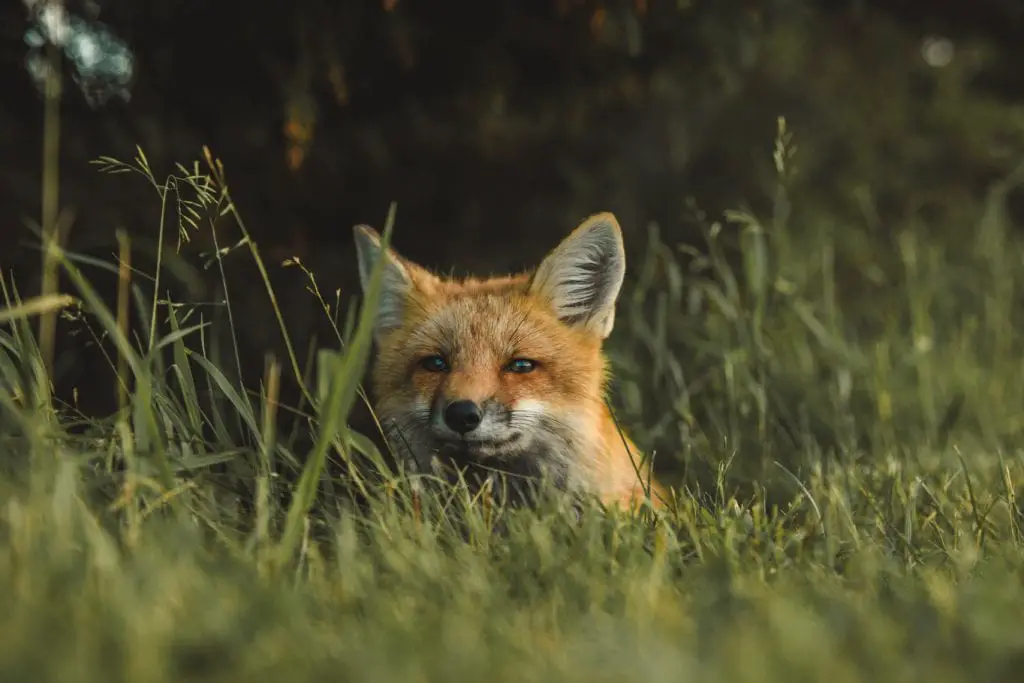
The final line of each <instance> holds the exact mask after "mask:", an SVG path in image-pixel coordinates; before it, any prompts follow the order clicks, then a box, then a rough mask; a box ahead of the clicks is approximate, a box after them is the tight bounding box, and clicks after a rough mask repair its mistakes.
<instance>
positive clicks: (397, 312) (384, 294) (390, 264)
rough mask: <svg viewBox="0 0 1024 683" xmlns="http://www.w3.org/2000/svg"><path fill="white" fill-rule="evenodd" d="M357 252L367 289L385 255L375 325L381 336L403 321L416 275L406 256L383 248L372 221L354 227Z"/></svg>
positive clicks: (360, 280) (360, 271)
mask: <svg viewBox="0 0 1024 683" xmlns="http://www.w3.org/2000/svg"><path fill="white" fill-rule="evenodd" d="M353 235H354V236H355V243H356V256H357V259H358V262H359V282H360V284H361V286H362V288H363V292H364V293H365V292H366V290H367V288H368V287H369V285H370V276H371V275H372V274H373V268H374V265H375V264H376V263H377V260H378V259H379V258H381V256H382V255H383V257H384V263H383V266H382V268H383V271H384V272H383V273H382V274H381V289H380V298H379V299H378V303H377V306H378V313H377V322H376V325H375V329H374V334H375V336H376V337H377V338H378V339H379V338H380V337H381V335H383V334H386V333H387V332H389V331H390V330H393V329H395V328H397V327H399V326H401V324H402V318H403V314H404V311H405V307H406V303H407V301H408V298H409V296H410V295H411V294H412V278H410V276H409V270H408V269H407V268H406V266H405V265H404V264H403V263H402V259H401V258H400V257H399V256H398V254H396V253H395V252H394V251H393V250H391V249H387V250H384V249H382V248H381V244H380V235H379V234H377V231H376V230H374V229H373V228H371V227H370V226H368V225H357V226H356V227H355V229H354V230H353Z"/></svg>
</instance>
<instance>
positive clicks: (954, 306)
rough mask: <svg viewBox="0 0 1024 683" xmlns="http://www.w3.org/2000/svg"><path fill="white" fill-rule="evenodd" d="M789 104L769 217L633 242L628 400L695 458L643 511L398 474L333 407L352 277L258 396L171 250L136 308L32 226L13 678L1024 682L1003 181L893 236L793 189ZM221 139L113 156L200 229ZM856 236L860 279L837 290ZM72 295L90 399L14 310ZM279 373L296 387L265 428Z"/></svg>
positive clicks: (642, 420) (9, 517) (623, 397)
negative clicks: (97, 363)
mask: <svg viewBox="0 0 1024 683" xmlns="http://www.w3.org/2000/svg"><path fill="white" fill-rule="evenodd" d="M780 132H781V133H783V134H782V135H780V145H779V148H778V149H777V152H776V163H777V169H778V170H779V177H780V184H779V188H778V192H777V196H776V202H775V214H774V215H773V216H770V217H767V218H759V217H754V216H750V215H746V214H740V213H737V214H735V215H733V216H731V217H730V221H729V222H728V223H726V224H725V225H724V226H723V225H716V224H712V225H710V226H708V243H707V245H705V246H704V247H702V248H701V249H699V250H697V249H694V248H692V247H680V248H675V247H674V246H670V245H665V244H662V243H661V242H660V241H659V240H658V239H657V235H656V234H654V233H652V239H651V240H650V244H649V247H648V252H647V253H646V254H640V253H634V255H633V256H632V264H633V265H632V266H631V271H630V272H631V276H632V278H633V282H632V284H631V288H630V291H628V292H627V293H626V294H625V295H624V297H623V300H622V302H621V304H620V311H621V312H620V318H619V320H620V322H619V327H618V329H617V330H616V334H615V338H614V349H613V350H614V354H613V355H614V358H615V362H616V365H617V367H618V368H619V376H618V380H617V388H618V395H617V397H616V401H617V402H618V403H619V404H620V405H621V414H622V418H623V421H624V422H625V423H626V424H628V425H629V426H631V427H633V428H634V430H635V432H636V434H637V437H638V441H640V442H641V443H642V444H643V445H645V446H648V447H652V448H654V449H655V450H656V453H657V458H656V467H658V468H659V469H663V470H664V471H666V472H675V478H674V480H673V479H672V477H671V476H667V477H666V478H667V479H668V480H669V481H670V482H671V483H676V484H680V485H681V488H680V494H679V505H678V508H677V509H676V510H674V511H672V512H671V513H669V514H667V515H665V516H664V517H663V518H660V519H650V518H649V517H647V516H645V517H643V518H630V517H629V516H628V515H625V514H620V513H603V512H601V511H599V510H597V509H594V508H591V509H587V510H585V511H584V513H583V515H582V518H581V520H580V521H576V520H575V518H574V515H572V514H570V512H569V510H567V509H566V508H565V506H564V505H563V504H561V503H559V501H557V500H556V499H547V500H545V501H543V503H542V504H541V506H540V507H539V509H537V510H533V511H531V510H517V511H512V510H499V509H495V508H494V507H493V506H492V505H490V504H488V503H487V502H486V500H476V499H471V498H470V497H469V495H468V494H467V493H466V491H465V490H464V489H454V490H451V491H441V492H437V491H434V490H433V489H423V488H422V487H419V486H418V485H417V484H416V482H415V479H414V478H413V477H412V476H411V475H409V474H406V473H403V472H401V471H397V470H396V469H395V468H394V467H393V466H392V465H393V463H391V461H389V460H388V459H387V458H386V457H384V455H382V454H381V453H379V452H378V451H377V448H376V447H375V446H374V445H373V442H372V441H371V440H370V439H368V438H367V435H363V434H359V433H356V432H355V431H353V430H352V429H350V428H349V426H348V422H347V416H348V414H349V411H350V409H351V408H352V406H353V404H354V402H355V401H356V400H362V398H363V394H362V392H361V389H360V387H359V386H358V382H359V379H360V377H361V374H362V370H363V367H364V364H365V362H366V360H367V357H368V355H369V345H368V337H367V334H366V332H367V330H368V326H367V323H368V316H369V314H368V313H367V312H366V311H371V310H372V309H373V301H374V296H375V295H374V292H373V291H371V292H369V294H368V305H367V306H366V307H365V308H364V309H363V311H362V312H361V314H360V315H359V316H358V318H357V317H356V316H355V314H354V311H355V309H354V308H351V309H350V310H349V316H348V318H347V320H346V321H345V323H344V324H339V326H338V347H339V349H340V351H339V352H331V351H321V352H320V353H319V354H317V357H316V359H315V360H316V362H315V363H313V364H312V366H311V367H312V369H311V370H310V371H306V370H303V369H302V368H303V362H304V361H303V359H300V358H298V356H297V354H296V353H295V352H294V351H293V350H292V348H291V346H290V345H289V347H288V348H289V357H288V358H286V359H284V362H283V363H282V364H278V363H276V362H271V363H268V366H267V371H266V374H265V381H264V382H263V383H262V385H261V386H260V387H259V389H258V390H257V391H252V392H250V391H247V390H246V388H245V387H242V386H240V385H239V384H238V381H237V376H238V374H240V373H237V374H236V370H237V358H238V356H237V352H235V353H234V355H233V354H232V350H231V347H232V345H231V343H230V339H229V342H228V344H226V345H218V344H217V343H215V342H214V341H213V336H212V335H213V333H212V332H211V328H210V321H209V320H207V319H205V318H204V314H203V313H202V312H201V311H198V309H194V308H189V307H188V306H183V305H179V304H172V303H171V302H167V301H163V300H161V299H160V298H159V292H160V291H161V286H160V280H159V278H160V277H161V274H159V273H157V274H155V276H154V279H151V280H148V281H147V282H148V284H147V287H148V289H147V288H144V287H142V286H141V285H140V283H139V280H140V279H143V278H142V277H141V276H140V275H139V274H137V273H134V274H132V275H133V278H134V279H133V282H132V286H131V287H130V288H128V287H126V288H124V289H123V290H122V294H123V296H129V295H130V296H131V300H132V303H133V305H134V306H135V307H136V309H137V312H138V314H139V319H141V320H146V321H149V325H148V326H147V327H146V328H145V329H142V330H135V331H132V332H130V333H128V332H126V329H125V323H124V320H125V318H124V315H123V314H121V315H119V314H115V313H113V312H111V311H110V310H108V309H107V308H106V307H105V306H104V304H103V302H102V301H101V300H100V298H99V297H98V296H97V295H96V294H95V293H94V292H93V291H92V289H91V288H90V287H89V284H88V282H87V281H86V279H85V278H84V277H82V276H81V274H80V273H79V271H78V270H77V266H76V263H79V262H81V259H80V258H79V257H76V256H75V255H73V254H68V253H65V252H62V251H60V250H59V249H57V248H55V251H53V252H51V258H52V259H53V260H54V262H57V263H59V264H60V266H61V267H62V268H64V270H65V272H66V273H67V274H68V275H69V277H70V278H71V280H72V282H73V283H74V284H75V286H76V290H77V291H76V292H75V296H76V299H75V300H74V301H72V300H70V299H68V298H61V299H55V298H53V296H52V295H51V296H49V298H46V299H30V300H28V301H22V300H21V298H20V297H19V295H18V293H17V291H16V289H14V287H13V284H12V283H10V282H5V287H4V296H5V297H6V309H0V326H2V327H0V464H2V467H3V476H2V479H0V482H2V483H0V590H2V591H3V594H4V599H3V600H0V671H2V672H3V675H4V679H5V680H11V681H15V680H60V681H62V682H64V681H66V682H72V681H96V682H100V681H103V682H104V683H107V682H109V681H118V680H126V681H127V680H131V681H164V680H166V681H180V680H203V681H236V680H245V681H264V680H266V681H280V680H294V681H303V680H309V681H312V680H328V679H329V680H335V679H344V680H401V681H417V680H437V681H449V680H488V681H498V680H509V681H619V680H623V681H625V680H651V681H680V680H697V681H729V682H734V681H735V682H741V681H779V682H781V681H787V682H789V681H822V680H828V681H830V682H832V683H840V682H842V681H863V680H870V679H874V680H878V681H905V680H928V681H933V682H941V681H1003V680H1005V681H1011V680H1017V677H1018V676H1019V672H1020V671H1022V670H1024V628H1022V627H1024V582H1022V581H1021V570H1022V565H1024V554H1022V545H1021V528H1020V521H1021V511H1020V508H1019V505H1018V501H1017V498H1018V496H1019V495H1020V492H1021V483H1020V482H1022V481H1024V458H1022V457H1021V450H1020V445H1021V444H1020V438H1021V427H1022V418H1021V410H1020V409H1021V406H1022V405H1024V400H1022V399H1024V381H1022V380H1024V376H1022V360H1021V359H1022V355H1021V344H1020V337H1019V335H1018V334H1017V332H1016V320H1017V318H1018V316H1019V313H1018V311H1019V294H1018V292H1020V291H1021V279H1022V275H1024V261H1022V257H1024V247H1022V245H1021V244H1020V242H1019V241H1018V240H1017V239H1016V238H1014V237H1012V236H1011V235H1010V234H1009V232H1008V230H1007V224H1006V220H1005V219H1004V218H1003V216H1002V213H1001V207H1002V206H1003V203H1002V202H1003V201H1004V197H1005V192H1006V191H1008V188H1009V187H1010V186H1011V185H1012V183H1013V182H1015V180H1014V179H1012V178H1011V179H1008V180H1007V182H1006V183H1005V184H1004V185H1003V186H999V187H997V188H995V189H994V190H993V192H992V195H991V196H990V197H989V198H988V200H987V201H986V203H985V204H984V206H983V207H982V210H981V211H980V212H979V215H978V216H977V222H976V224H975V225H965V226H962V232H961V233H960V234H962V235H964V238H963V240H962V241H961V242H960V243H959V244H957V245H955V247H949V246H944V245H942V244H940V243H939V242H938V241H935V240H931V239H929V238H928V237H927V236H926V235H925V233H924V231H923V230H921V229H920V226H914V225H908V226H900V227H901V229H900V230H897V231H894V232H893V234H894V235H895V236H896V237H895V245H896V246H897V247H898V248H897V249H896V250H895V251H894V252H890V251H888V250H887V246H886V245H885V244H884V243H883V242H881V241H879V242H877V243H870V242H865V241H864V240H865V239H866V238H865V237H864V234H865V231H864V230H863V229H862V227H863V226H834V225H831V224H829V223H828V221H827V220H823V217H822V216H814V215H810V216H807V215H803V214H802V213H801V209H800V202H799V198H793V197H789V196H788V194H787V192H786V183H785V177H786V171H787V160H788V158H789V157H788V152H787V148H786V142H787V138H786V136H785V134H784V131H780ZM206 161H207V162H208V163H207V165H208V166H209V168H210V169H211V170H210V172H209V173H204V172H200V170H199V164H198V163H197V164H195V165H194V166H193V167H191V168H188V167H179V168H178V169H177V170H176V172H175V174H174V175H173V176H172V177H171V178H169V179H168V180H166V181H158V180H157V179H156V177H155V176H154V174H153V172H152V171H151V169H150V168H149V165H148V163H147V162H146V160H145V156H144V155H143V154H142V153H141V152H140V154H139V157H138V158H137V159H136V160H135V161H134V162H133V163H132V164H130V165H129V164H123V163H122V162H119V161H116V160H113V159H105V160H102V165H103V167H104V168H105V169H106V170H108V171H114V172H134V173H139V174H141V175H142V176H143V177H145V178H146V179H147V181H148V182H150V183H152V184H153V186H154V187H155V188H156V190H157V192H158V193H159V194H160V197H161V201H162V203H163V204H164V205H165V206H177V208H178V211H177V214H178V217H179V219H180V220H181V221H182V223H181V226H180V227H183V228H185V229H186V230H187V229H199V228H200V227H201V226H203V225H204V223H205V221H206V220H207V219H209V220H211V221H213V220H216V219H217V217H219V216H221V215H224V214H229V213H230V214H234V212H235V210H234V206H233V204H232V202H231V199H230V194H229V193H228V192H227V189H226V187H225V185H224V182H223V171H222V170H221V169H220V167H219V163H218V162H216V161H215V160H213V159H211V158H209V157H207V160H206ZM236 218H237V219H238V223H239V224H240V225H241V226H242V230H243V233H244V223H242V221H241V219H240V217H237V215H236ZM393 222H394V214H393V213H392V214H391V215H389V217H388V221H387V227H386V229H385V232H384V234H385V239H388V238H389V236H390V234H391V227H392V223H393ZM398 222H399V223H400V222H401V221H400V220H399V221H398ZM160 229H161V232H163V231H164V229H165V226H163V225H161V228H160ZM161 243H165V241H164V239H163V235H161ZM240 247H246V248H249V249H250V250H251V253H252V255H253V257H254V258H256V259H257V260H258V261H259V252H258V249H257V248H256V246H255V245H254V244H252V243H251V241H249V240H248V239H247V238H246V239H243V240H242V242H241V243H239V244H237V245H219V246H218V253H217V254H216V255H215V258H214V259H213V263H214V264H215V265H216V266H217V267H218V268H224V267H225V266H224V264H223V262H222V261H221V258H220V257H221V256H222V255H223V253H226V252H227V251H229V250H230V249H232V248H240ZM851 251H855V252H856V253H858V254H860V255H862V256H863V257H864V258H865V259H866V263H865V266H864V275H863V277H864V282H859V281H858V282H855V283H853V284H852V285H850V284H849V282H847V283H846V284H841V283H840V280H839V278H837V275H836V267H835V264H836V262H837V258H836V255H837V254H841V253H850V252H851ZM876 257H877V260H873V259H875V258H876ZM259 262H260V264H261V265H260V268H261V269H263V270H264V272H265V268H264V267H263V265H262V262H261V261H259ZM93 265H95V264H93ZM112 268H113V269H114V271H115V272H117V270H118V268H117V267H116V266H112ZM122 272H124V268H123V266H122ZM314 284H315V283H314ZM847 285H849V287H851V288H852V290H853V291H855V292H857V293H856V294H855V295H851V294H850V292H849V291H846V290H847ZM147 291H148V292H149V294H146V292H147ZM312 291H313V292H314V293H317V292H318V291H319V290H318V289H317V288H315V287H313V288H312ZM864 292H868V294H867V295H865V294H864ZM268 294H269V295H270V302H271V305H273V306H275V307H276V305H277V304H276V302H275V300H274V297H273V292H272V291H271V290H270V288H269V285H268ZM316 295H317V296H319V294H316ZM229 303H230V302H229ZM124 305H125V303H124V302H122V306H119V307H118V310H119V311H123V306H124ZM69 306H70V307H77V308H78V309H80V310H81V313H80V314H84V315H89V316H93V317H95V318H96V319H98V320H99V321H100V323H101V325H102V326H103V329H104V330H105V332H106V333H107V334H108V335H110V337H111V339H113V340H114V342H115V347H116V349H117V352H118V354H119V356H118V358H117V359H111V367H112V368H113V369H117V368H120V371H121V372H122V375H121V378H122V381H123V382H124V386H125V388H126V389H128V391H126V392H125V393H124V400H125V403H124V406H123V409H122V410H121V411H120V412H119V413H118V414H117V415H115V416H113V417H112V418H111V419H110V420H107V421H84V420H83V418H81V416H76V415H74V411H73V410H71V409H70V408H68V407H63V406H54V401H53V399H52V397H51V395H50V390H49V384H48V380H47V376H46V371H45V367H46V366H45V364H44V361H43V354H42V352H41V351H40V348H39V345H38V343H37V337H36V335H35V333H34V331H33V329H32V324H31V320H30V318H29V316H32V315H38V314H40V313H44V312H46V311H51V310H55V309H56V308H62V307H69ZM324 308H325V313H327V314H328V315H331V316H332V317H333V316H337V314H338V312H337V311H336V310H332V309H331V306H329V305H328V304H326V303H325V304H324ZM225 310H226V311H227V319H226V320H224V321H221V322H223V323H224V324H225V325H226V329H228V330H229V331H230V330H231V327H232V325H231V319H230V305H228V306H227V307H226V308H225ZM279 320H280V317H279ZM282 332H284V333H285V334H287V330H282ZM225 348H226V349H227V352H226V354H223V353H222V351H223V349H225ZM233 366H234V367H233ZM282 373H291V374H292V375H293V376H294V377H296V378H298V379H299V380H300V381H301V384H302V393H303V396H304V404H303V405H302V406H298V407H295V408H290V407H289V408H287V410H289V411H291V412H293V413H294V416H295V417H294V420H293V423H292V427H293V428H292V429H290V430H289V431H288V433H287V434H286V433H282V434H280V435H279V434H278V426H279V424H280V423H281V422H282V420H281V419H280V418H281V411H283V410H286V407H285V406H281V405H279V404H278V402H277V392H278V387H279V386H280V381H281V376H282ZM302 431H304V432H305V433H306V434H308V437H309V440H310V442H311V443H312V446H311V448H301V447H300V446H298V445H297V444H299V443H300V442H299V441H296V440H295V439H294V438H293V432H302ZM329 461H333V462H334V463H335V464H336V465H339V466H340V471H341V472H343V474H342V475H341V476H338V475H336V474H335V475H329V474H328V470H327V469H326V464H327V463H328V462H329ZM355 497H358V498H360V499H361V500H363V501H364V503H363V504H362V505H354V504H350V503H349V501H350V500H352V499H353V498H355Z"/></svg>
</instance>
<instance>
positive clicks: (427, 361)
mask: <svg viewBox="0 0 1024 683" xmlns="http://www.w3.org/2000/svg"><path fill="white" fill-rule="evenodd" d="M420 367H421V368H423V369H424V370H426V371H427V372H448V361H446V360H445V359H444V358H443V357H442V356H427V357H426V358H423V359H421V360H420Z"/></svg>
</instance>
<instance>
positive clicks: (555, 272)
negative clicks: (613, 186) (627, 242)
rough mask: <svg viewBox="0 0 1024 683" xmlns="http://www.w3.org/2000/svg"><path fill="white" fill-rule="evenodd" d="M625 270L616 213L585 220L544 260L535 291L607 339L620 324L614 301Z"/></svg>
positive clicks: (572, 322) (560, 312)
mask: <svg viewBox="0 0 1024 683" xmlns="http://www.w3.org/2000/svg"><path fill="white" fill-rule="evenodd" d="M625 275H626V250H625V247H623V245H622V229H621V228H619V222H618V221H617V220H615V216H614V215H612V214H610V213H599V214H596V215H594V216H591V217H590V218H588V219H586V220H585V221H583V223H581V224H580V225H579V227H577V228H576V229H575V230H573V231H572V233H571V234H570V235H569V236H568V237H566V238H565V239H564V240H562V243H561V244H559V245H558V246H557V247H555V249H554V250H553V251H552V252H551V253H550V254H548V255H547V257H546V258H545V259H544V261H542V262H541V264H540V267H539V268H538V269H537V272H536V273H534V275H533V279H532V280H531V282H530V292H531V293H533V294H535V295H537V296H539V297H541V298H542V299H545V300H547V301H548V302H549V303H550V304H551V306H552V307H553V308H554V309H555V313H556V314H557V315H558V317H559V318H560V319H561V320H562V321H563V322H565V323H567V324H569V325H574V326H579V327H583V328H584V329H586V330H588V331H590V332H593V333H594V334H597V335H599V336H600V337H601V338H602V339H604V338H606V337H607V336H608V335H609V334H611V331H612V328H613V327H614V326H615V301H616V299H618V296H619V289H620V288H621V287H622V280H623V278H624V277H625Z"/></svg>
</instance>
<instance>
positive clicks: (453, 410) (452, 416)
mask: <svg viewBox="0 0 1024 683" xmlns="http://www.w3.org/2000/svg"><path fill="white" fill-rule="evenodd" d="M483 419H484V416H483V414H482V413H481V412H480V406H478V405H477V404H475V403H473V402H472V401H453V402H451V403H449V404H448V407H447V408H445V409H444V423H445V424H446V425H448V426H449V427H450V428H451V429H452V430H453V431H456V432H458V433H459V434H468V433H469V432H471V431H473V430H474V429H476V428H477V427H479V426H480V421H481V420H483Z"/></svg>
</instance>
